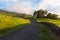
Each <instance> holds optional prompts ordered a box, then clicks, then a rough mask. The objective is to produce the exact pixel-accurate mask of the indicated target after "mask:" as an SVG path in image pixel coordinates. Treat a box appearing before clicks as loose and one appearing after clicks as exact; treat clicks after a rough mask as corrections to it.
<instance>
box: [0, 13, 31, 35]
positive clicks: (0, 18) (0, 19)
mask: <svg viewBox="0 0 60 40" xmlns="http://www.w3.org/2000/svg"><path fill="white" fill-rule="evenodd" d="M29 23H30V21H29V20H28V19H23V18H17V17H11V16H7V15H5V14H0V36H3V35H6V34H8V33H9V32H11V31H13V30H15V29H17V28H18V26H19V27H21V26H22V25H25V24H29Z"/></svg>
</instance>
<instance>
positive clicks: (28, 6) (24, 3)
mask: <svg viewBox="0 0 60 40" xmlns="http://www.w3.org/2000/svg"><path fill="white" fill-rule="evenodd" d="M10 1H11V2H13V4H12V5H11V6H9V5H8V6H7V10H10V11H15V12H22V13H27V14H32V13H33V11H34V10H38V9H46V10H48V11H49V12H55V13H57V14H59V13H60V0H41V2H40V3H38V4H36V3H35V4H36V5H37V6H33V5H35V4H33V5H32V3H33V2H34V1H36V0H33V1H32V0H10ZM59 15H60V14H59Z"/></svg>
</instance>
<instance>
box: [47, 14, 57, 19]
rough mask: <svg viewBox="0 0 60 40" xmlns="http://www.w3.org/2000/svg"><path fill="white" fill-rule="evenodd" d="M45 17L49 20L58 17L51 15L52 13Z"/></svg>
mask: <svg viewBox="0 0 60 40" xmlns="http://www.w3.org/2000/svg"><path fill="white" fill-rule="evenodd" d="M46 17H47V18H51V19H56V18H57V17H58V15H56V14H52V13H48V15H47V16H46Z"/></svg>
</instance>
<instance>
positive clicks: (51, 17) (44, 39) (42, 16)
mask: <svg viewBox="0 0 60 40" xmlns="http://www.w3.org/2000/svg"><path fill="white" fill-rule="evenodd" d="M33 15H34V18H35V19H36V22H37V23H38V25H39V26H38V28H39V31H40V33H39V37H40V40H54V39H55V38H54V37H53V36H51V35H50V34H49V33H48V31H49V30H48V28H50V31H53V32H55V34H54V35H56V32H57V34H58V35H59V32H60V29H59V28H60V18H59V17H58V15H57V14H55V13H50V12H48V11H47V10H43V9H40V10H37V11H34V13H33ZM40 22H47V23H51V24H52V25H53V24H54V25H57V26H54V27H53V26H51V27H50V26H49V25H48V26H47V27H48V28H47V27H46V26H45V25H44V24H41V23H40ZM50 33H51V32H50ZM59 38H60V37H59Z"/></svg>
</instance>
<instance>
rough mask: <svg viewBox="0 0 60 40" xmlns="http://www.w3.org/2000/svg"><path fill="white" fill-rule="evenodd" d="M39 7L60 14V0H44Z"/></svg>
mask: <svg viewBox="0 0 60 40" xmlns="http://www.w3.org/2000/svg"><path fill="white" fill-rule="evenodd" d="M37 8H38V9H46V10H48V11H49V12H54V13H56V14H59V15H60V0H42V2H41V3H39V6H38V7H37Z"/></svg>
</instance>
